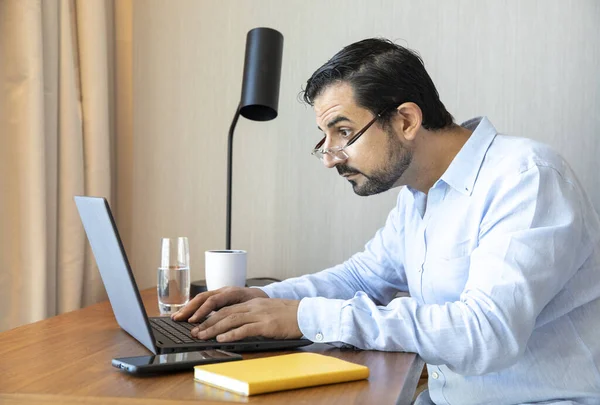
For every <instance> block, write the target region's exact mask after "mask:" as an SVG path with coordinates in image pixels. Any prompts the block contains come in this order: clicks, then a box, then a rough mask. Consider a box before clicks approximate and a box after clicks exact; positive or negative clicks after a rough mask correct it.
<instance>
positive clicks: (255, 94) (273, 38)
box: [190, 27, 283, 297]
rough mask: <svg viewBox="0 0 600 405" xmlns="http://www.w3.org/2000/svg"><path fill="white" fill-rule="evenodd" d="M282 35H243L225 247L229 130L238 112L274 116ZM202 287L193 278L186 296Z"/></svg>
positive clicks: (263, 281)
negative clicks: (244, 55) (244, 45)
mask: <svg viewBox="0 0 600 405" xmlns="http://www.w3.org/2000/svg"><path fill="white" fill-rule="evenodd" d="M282 53H283V35H281V33H279V32H278V31H276V30H274V29H271V28H263V27H261V28H254V29H252V30H250V31H249V32H248V35H247V36H246V57H245V60H244V77H243V81H242V98H241V100H240V103H239V105H238V107H237V110H236V111H235V115H234V116H233V121H232V122H231V126H230V127H229V140H228V142H227V225H226V226H227V228H226V234H225V238H226V239H225V249H227V250H230V249H231V179H232V171H231V165H232V161H233V160H232V155H233V131H234V130H235V125H236V124H237V121H238V118H239V117H240V114H242V115H243V116H244V117H246V118H247V119H249V120H253V121H269V120H272V119H273V118H275V117H277V105H278V103H279V79H280V78H281V55H282ZM273 281H279V280H277V279H273V278H268V277H263V278H253V279H248V280H246V284H247V285H248V286H263V285H267V284H269V283H271V282H273ZM204 291H206V282H205V280H198V281H193V282H192V283H191V285H190V297H195V296H196V294H199V293H201V292H204Z"/></svg>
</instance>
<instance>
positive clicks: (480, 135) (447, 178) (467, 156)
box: [440, 117, 497, 195]
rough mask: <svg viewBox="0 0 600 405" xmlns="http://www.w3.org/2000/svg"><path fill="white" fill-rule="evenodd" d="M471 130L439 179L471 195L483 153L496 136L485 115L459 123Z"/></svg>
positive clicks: (494, 129)
mask: <svg viewBox="0 0 600 405" xmlns="http://www.w3.org/2000/svg"><path fill="white" fill-rule="evenodd" d="M461 126H462V127H464V128H467V129H470V130H471V131H473V133H472V134H471V136H470V137H469V139H468V140H467V142H465V144H464V145H463V147H462V148H461V149H460V151H459V152H458V153H457V154H456V156H455V157H454V159H453V160H452V162H451V163H450V166H448V168H447V169H446V171H445V172H444V174H443V175H442V177H441V178H440V180H443V181H444V182H445V183H446V184H448V185H449V186H450V187H452V188H454V189H455V190H456V191H458V192H460V193H462V194H466V195H471V193H472V192H473V187H474V185H475V181H476V180H477V175H478V174H479V169H481V165H482V164H483V159H484V158H485V154H486V152H487V150H488V148H489V147H490V145H491V144H492V141H493V140H494V138H495V137H496V134H497V131H496V128H494V126H493V125H492V123H491V122H490V121H489V120H488V119H487V118H486V117H476V118H472V119H470V120H468V121H465V122H463V123H462V124H461Z"/></svg>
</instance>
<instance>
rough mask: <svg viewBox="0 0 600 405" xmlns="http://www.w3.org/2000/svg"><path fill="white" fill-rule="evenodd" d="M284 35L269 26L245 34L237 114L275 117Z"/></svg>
mask: <svg viewBox="0 0 600 405" xmlns="http://www.w3.org/2000/svg"><path fill="white" fill-rule="evenodd" d="M282 53H283V35H281V33H280V32H279V31H276V30H274V29H272V28H265V27H259V28H254V29H252V30H250V31H249V32H248V35H247V36H246V56H245V59H244V76H243V81H242V99H241V100H240V114H241V115H242V116H243V117H245V118H247V119H249V120H253V121H269V120H272V119H273V118H275V117H277V107H278V104H279V82H280V79H281V58H282Z"/></svg>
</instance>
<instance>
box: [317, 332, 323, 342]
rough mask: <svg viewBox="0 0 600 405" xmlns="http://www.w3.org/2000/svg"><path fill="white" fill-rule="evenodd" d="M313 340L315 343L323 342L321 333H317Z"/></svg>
mask: <svg viewBox="0 0 600 405" xmlns="http://www.w3.org/2000/svg"><path fill="white" fill-rule="evenodd" d="M315 340H316V341H317V342H320V341H321V340H323V334H322V333H321V332H319V333H317V336H315Z"/></svg>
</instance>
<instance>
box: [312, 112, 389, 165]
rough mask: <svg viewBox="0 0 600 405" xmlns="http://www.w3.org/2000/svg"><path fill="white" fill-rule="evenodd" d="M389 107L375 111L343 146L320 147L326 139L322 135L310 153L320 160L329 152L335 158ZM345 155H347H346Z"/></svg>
mask: <svg viewBox="0 0 600 405" xmlns="http://www.w3.org/2000/svg"><path fill="white" fill-rule="evenodd" d="M390 108H392V106H387V107H385V108H384V109H383V110H381V111H380V112H379V113H377V114H376V115H375V117H374V118H373V119H372V120H371V121H369V123H368V124H367V125H365V126H364V127H363V128H362V129H361V130H360V131H358V132H357V133H356V134H355V135H354V136H353V137H352V138H350V140H349V141H348V142H346V144H345V145H344V146H335V147H333V148H326V149H321V146H323V144H324V143H325V140H326V139H327V137H326V136H325V137H323V139H321V140H320V141H319V143H317V144H316V145H315V147H314V148H313V150H312V152H311V154H312V155H315V156H316V157H318V158H319V159H320V160H323V158H324V157H325V155H326V154H331V156H332V157H334V158H336V154H338V153H340V152H343V151H344V149H346V148H347V147H349V146H352V144H353V143H354V142H356V141H358V139H359V138H360V137H361V136H362V135H363V134H364V133H365V132H367V130H368V129H369V128H371V126H372V125H373V124H374V123H375V121H377V120H378V119H379V118H381V116H382V115H383V114H384V113H385V112H386V111H387V110H389V109H390ZM346 157H347V155H346ZM336 159H338V160H341V159H339V158H336Z"/></svg>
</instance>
